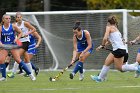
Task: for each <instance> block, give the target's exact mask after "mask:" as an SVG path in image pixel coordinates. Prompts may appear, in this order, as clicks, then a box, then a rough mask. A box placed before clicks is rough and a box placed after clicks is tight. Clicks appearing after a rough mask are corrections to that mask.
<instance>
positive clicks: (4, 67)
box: [0, 64, 6, 78]
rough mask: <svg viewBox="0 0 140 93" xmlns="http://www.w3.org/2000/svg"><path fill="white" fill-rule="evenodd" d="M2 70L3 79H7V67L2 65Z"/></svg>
mask: <svg viewBox="0 0 140 93" xmlns="http://www.w3.org/2000/svg"><path fill="white" fill-rule="evenodd" d="M0 69H1V73H2V77H5V78H6V66H5V64H0Z"/></svg>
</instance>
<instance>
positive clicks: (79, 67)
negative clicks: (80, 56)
mask: <svg viewBox="0 0 140 93" xmlns="http://www.w3.org/2000/svg"><path fill="white" fill-rule="evenodd" d="M81 67H82V69H83V62H80V61H79V62H78V63H77V64H76V66H75V68H74V70H73V73H75V74H76V73H77V72H78V71H79V70H80V69H81Z"/></svg>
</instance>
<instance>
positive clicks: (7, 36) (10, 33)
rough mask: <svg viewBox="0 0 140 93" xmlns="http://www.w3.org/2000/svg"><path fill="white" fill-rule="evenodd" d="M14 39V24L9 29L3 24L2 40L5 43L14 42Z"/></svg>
mask: <svg viewBox="0 0 140 93" xmlns="http://www.w3.org/2000/svg"><path fill="white" fill-rule="evenodd" d="M14 40H15V31H14V30H13V27H12V24H10V26H9V28H8V29H5V28H4V25H2V32H1V42H2V43H3V44H13V43H14Z"/></svg>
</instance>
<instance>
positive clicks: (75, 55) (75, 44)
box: [71, 35, 77, 63]
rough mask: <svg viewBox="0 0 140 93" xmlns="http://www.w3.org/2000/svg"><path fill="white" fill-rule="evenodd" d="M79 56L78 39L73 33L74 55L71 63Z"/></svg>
mask: <svg viewBox="0 0 140 93" xmlns="http://www.w3.org/2000/svg"><path fill="white" fill-rule="evenodd" d="M76 57H77V39H76V36H75V35H73V57H72V61H71V63H73V62H74V61H75V60H76Z"/></svg>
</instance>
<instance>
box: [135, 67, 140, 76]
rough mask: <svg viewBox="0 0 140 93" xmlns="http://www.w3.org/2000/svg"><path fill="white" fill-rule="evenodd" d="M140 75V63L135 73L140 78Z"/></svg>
mask: <svg viewBox="0 0 140 93" xmlns="http://www.w3.org/2000/svg"><path fill="white" fill-rule="evenodd" d="M139 76H140V65H139V66H138V70H137V71H136V73H135V76H134V77H135V78H138V77H139Z"/></svg>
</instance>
